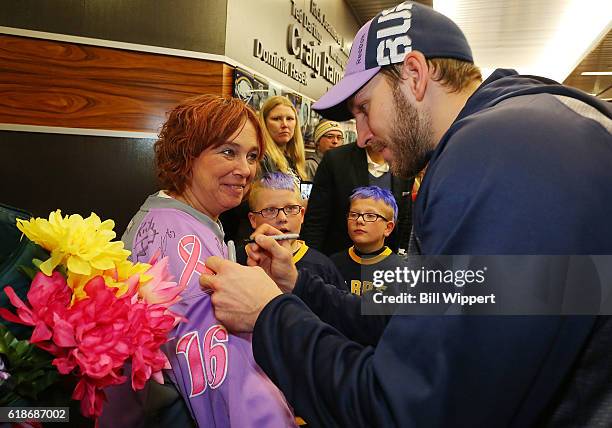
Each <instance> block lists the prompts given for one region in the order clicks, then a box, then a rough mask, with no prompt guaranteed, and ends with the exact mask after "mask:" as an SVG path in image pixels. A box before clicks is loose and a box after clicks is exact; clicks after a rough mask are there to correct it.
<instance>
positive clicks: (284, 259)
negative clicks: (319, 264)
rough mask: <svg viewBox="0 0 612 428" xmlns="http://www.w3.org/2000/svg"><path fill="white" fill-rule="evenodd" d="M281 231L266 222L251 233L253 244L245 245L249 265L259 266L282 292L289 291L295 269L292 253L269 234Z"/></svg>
mask: <svg viewBox="0 0 612 428" xmlns="http://www.w3.org/2000/svg"><path fill="white" fill-rule="evenodd" d="M280 234H281V232H280V231H279V230H277V229H275V228H274V227H272V226H270V225H268V224H262V225H261V226H259V227H258V228H257V229H255V231H254V232H253V233H252V234H251V236H253V237H254V238H255V242H256V243H255V244H249V245H247V246H246V252H247V255H248V259H247V264H248V265H249V266H259V267H261V268H262V269H263V270H264V271H265V272H266V273H267V274H268V275H269V276H270V278H272V279H273V280H274V282H275V283H276V284H277V285H278V286H279V287H280V289H281V290H282V291H283V292H284V293H290V292H292V291H293V287H295V282H296V281H297V276H298V274H297V269H296V268H295V264H294V263H293V255H292V254H291V251H290V250H288V249H287V248H284V247H283V246H281V245H280V244H279V243H278V242H277V241H275V240H274V239H272V238H270V237H269V235H280Z"/></svg>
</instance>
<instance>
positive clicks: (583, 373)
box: [201, 2, 612, 427]
mask: <svg viewBox="0 0 612 428" xmlns="http://www.w3.org/2000/svg"><path fill="white" fill-rule="evenodd" d="M480 80H481V78H480V73H479V71H478V69H477V68H476V67H475V66H474V65H473V59H472V53H471V49H470V47H469V45H468V43H467V41H466V39H465V37H464V35H463V33H462V32H461V30H460V29H459V28H458V27H457V26H456V25H455V24H454V23H453V22H452V21H450V20H449V19H448V18H446V17H445V16H443V15H441V14H439V13H437V12H435V11H433V10H432V9H430V8H428V7H426V6H423V5H420V4H417V3H412V2H404V3H402V4H400V5H398V6H396V7H395V8H393V9H388V10H385V11H383V12H381V13H379V14H378V15H377V16H375V17H374V18H373V19H372V20H371V21H369V22H368V23H366V24H365V25H364V26H363V27H362V28H361V29H360V30H359V32H358V33H357V36H356V37H355V40H354V42H353V45H352V48H351V53H350V57H349V62H348V65H347V69H346V72H345V75H344V77H343V79H342V80H341V81H340V82H338V83H337V84H336V85H335V86H334V87H333V88H332V89H331V90H330V91H329V92H328V93H327V94H325V95H324V96H323V97H322V98H321V99H320V100H319V101H318V102H317V103H315V105H314V108H315V109H317V110H318V111H319V112H320V113H321V114H322V115H323V116H325V117H327V118H330V119H334V120H346V119H348V118H350V117H354V118H355V119H356V122H357V130H358V144H359V145H361V146H366V145H372V146H374V148H376V149H377V150H380V151H381V152H382V153H383V155H384V157H385V158H386V159H387V160H388V161H389V162H390V164H391V167H392V169H393V171H394V172H395V173H397V174H399V175H402V176H405V177H410V176H413V175H415V174H417V172H419V171H420V170H421V169H423V168H424V167H425V166H427V170H426V174H425V176H424V178H423V181H422V183H421V187H420V189H419V193H418V197H417V198H416V203H415V206H414V226H413V227H414V229H413V236H414V243H415V246H414V247H415V248H416V249H417V251H418V252H420V253H421V254H424V255H453V254H455V255H457V254H482V255H494V254H506V255H581V254H586V255H610V254H612V227H611V226H610V219H612V199H611V198H610V196H611V195H612V193H611V192H612V136H611V130H612V120H611V118H612V112H611V109H610V107H609V105H606V104H605V103H602V102H601V101H599V100H597V99H595V98H593V97H590V96H588V95H587V94H585V93H583V92H580V91H577V90H574V89H571V88H567V87H564V86H562V85H560V84H558V83H556V82H553V81H551V80H548V79H544V78H539V77H534V76H519V75H517V74H516V72H514V71H512V70H496V71H495V72H494V73H493V74H492V75H491V76H490V77H489V78H488V79H487V80H486V81H485V82H483V83H481V81H480ZM259 232H265V233H270V231H269V230H264V229H262V230H260V231H259ZM256 242H257V247H254V248H252V249H251V250H252V251H251V259H252V263H258V264H260V265H261V266H262V267H264V269H265V271H266V273H267V274H268V275H269V276H270V277H271V278H272V279H273V280H274V281H272V280H271V279H270V278H269V277H268V276H267V275H266V274H264V272H263V271H261V270H256V269H251V268H248V267H239V266H236V265H234V264H232V263H230V262H227V261H222V260H220V259H214V258H213V259H209V260H208V261H207V265H208V267H209V268H211V269H212V270H214V271H215V272H217V275H216V276H208V277H206V278H204V277H202V279H201V284H202V285H203V286H205V287H208V288H210V289H212V290H213V296H212V300H213V305H214V307H215V312H216V315H217V317H218V319H220V320H221V321H222V322H223V323H224V324H225V325H226V326H228V327H229V328H231V329H235V330H240V331H253V352H254V355H255V359H256V361H257V363H258V364H259V365H260V366H261V367H262V369H263V370H264V371H265V372H266V374H268V376H269V377H270V378H271V379H272V380H273V381H274V382H275V383H276V384H277V385H278V386H279V388H280V389H281V390H282V391H283V393H284V394H285V396H286V397H287V399H288V400H289V402H290V403H291V404H292V405H293V406H294V407H295V410H296V412H297V413H299V414H300V415H302V416H303V417H304V419H305V420H306V421H307V422H308V423H309V424H310V425H312V426H323V427H332V426H379V427H383V426H384V427H388V426H403V427H413V426H415V427H450V426H452V427H497V426H514V427H526V426H555V427H558V426H562V427H565V426H594V425H596V424H599V425H601V426H611V424H612V410H611V408H610V405H609V403H610V402H612V401H611V400H612V388H611V387H610V386H609V385H610V384H609V379H612V363H611V361H612V359H611V358H610V351H611V348H612V322H610V318H609V317H601V316H596V314H594V313H593V314H592V315H584V316H561V314H559V315H557V316H554V315H553V316H535V317H527V316H486V317H485V316H401V315H393V316H391V317H390V318H389V319H385V318H383V317H366V316H362V315H361V314H360V301H359V298H357V297H356V296H350V295H346V294H342V293H341V292H339V291H338V290H336V289H335V287H333V286H331V285H326V284H324V283H323V282H322V281H321V280H320V279H319V278H317V277H316V276H314V275H312V274H311V273H310V272H308V271H304V270H301V271H300V272H299V275H298V273H297V271H295V269H292V268H290V267H287V266H285V265H283V263H286V264H287V265H289V263H288V260H289V259H290V254H288V252H286V251H284V250H283V249H282V248H281V247H280V246H279V245H278V244H277V243H276V242H275V241H273V240H272V239H271V238H269V237H266V236H258V237H257V239H256ZM277 286H278V287H277Z"/></svg>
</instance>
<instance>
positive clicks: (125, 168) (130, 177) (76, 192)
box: [0, 131, 157, 238]
mask: <svg viewBox="0 0 612 428" xmlns="http://www.w3.org/2000/svg"><path fill="white" fill-rule="evenodd" d="M154 142H155V140H151V139H135V138H114V137H91V136H82V135H62V134H43V133H27V132H12V131H0V160H1V162H2V167H1V168H0V200H1V201H2V202H3V203H5V204H8V205H12V206H14V207H17V208H22V209H25V210H27V211H29V212H30V213H32V214H34V215H35V216H38V217H47V216H48V215H49V213H50V212H51V211H53V210H55V209H58V208H59V209H61V210H62V213H63V214H75V213H78V214H81V215H83V216H88V215H89V214H90V213H91V212H92V211H93V212H95V213H96V214H98V215H99V216H100V217H101V218H102V220H104V219H108V218H111V219H113V220H115V232H117V237H118V238H119V237H121V234H122V233H123V231H124V229H125V227H126V226H127V224H128V222H129V220H130V219H131V218H132V216H133V215H134V214H135V213H136V211H137V210H138V208H139V207H140V205H142V203H143V202H144V200H145V198H146V197H147V196H148V195H149V194H151V193H154V192H155V191H156V190H157V184H156V183H157V182H156V176H155V168H154V161H153V159H154V157H153V143H154Z"/></svg>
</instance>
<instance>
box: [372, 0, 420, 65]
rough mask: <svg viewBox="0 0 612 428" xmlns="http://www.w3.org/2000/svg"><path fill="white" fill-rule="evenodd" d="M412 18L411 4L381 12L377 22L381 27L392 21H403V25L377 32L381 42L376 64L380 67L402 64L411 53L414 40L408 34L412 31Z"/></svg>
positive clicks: (400, 5)
mask: <svg viewBox="0 0 612 428" xmlns="http://www.w3.org/2000/svg"><path fill="white" fill-rule="evenodd" d="M411 18H412V3H409V2H404V3H402V4H399V5H397V6H396V7H394V8H392V9H387V10H383V11H382V12H381V15H380V17H379V18H378V20H377V21H376V23H377V24H379V25H380V26H381V27H382V26H384V23H386V22H388V21H391V20H397V19H401V23H400V24H398V25H394V26H392V27H387V28H382V29H380V30H378V31H376V38H377V39H378V40H379V42H378V47H377V49H376V62H378V65H380V66H382V65H389V64H395V63H397V62H401V61H403V60H404V57H405V56H406V54H407V53H408V52H410V51H411V46H412V40H411V39H410V37H409V36H408V34H406V33H407V32H408V30H409V29H410V24H411ZM397 36H399V37H397ZM381 39H382V40H381Z"/></svg>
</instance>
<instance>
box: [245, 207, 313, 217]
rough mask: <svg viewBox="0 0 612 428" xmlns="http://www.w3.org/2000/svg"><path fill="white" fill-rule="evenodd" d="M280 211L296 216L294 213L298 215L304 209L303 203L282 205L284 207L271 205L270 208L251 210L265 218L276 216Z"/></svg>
mask: <svg viewBox="0 0 612 428" xmlns="http://www.w3.org/2000/svg"><path fill="white" fill-rule="evenodd" d="M280 211H282V212H284V213H285V215H286V216H287V217H289V216H294V215H298V214H299V213H300V211H302V206H301V205H287V206H286V207H282V208H276V207H270V208H264V209H263V210H261V211H251V212H252V213H253V214H259V215H261V216H262V217H263V218H276V216H277V215H278V213H279V212H280Z"/></svg>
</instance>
